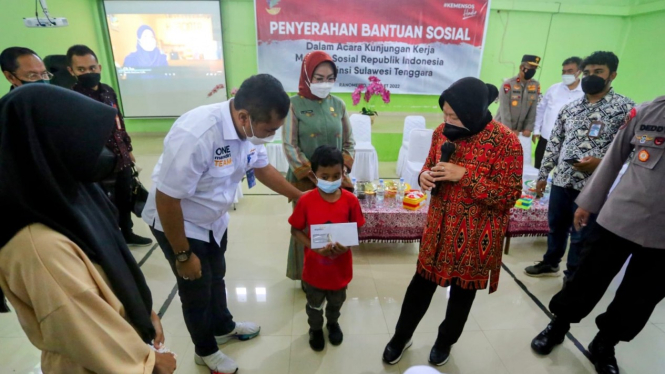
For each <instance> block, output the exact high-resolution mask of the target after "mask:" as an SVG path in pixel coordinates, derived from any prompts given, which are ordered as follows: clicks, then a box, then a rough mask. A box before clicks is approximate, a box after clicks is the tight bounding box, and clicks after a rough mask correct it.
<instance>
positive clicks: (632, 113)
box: [619, 108, 637, 130]
mask: <svg viewBox="0 0 665 374" xmlns="http://www.w3.org/2000/svg"><path fill="white" fill-rule="evenodd" d="M636 115H637V109H635V108H633V109H631V110H630V112H629V113H628V114H626V118H625V119H624V120H623V125H621V127H619V130H623V129H625V128H626V127H628V124H629V123H630V121H631V120H632V119H633V118H635V116H636Z"/></svg>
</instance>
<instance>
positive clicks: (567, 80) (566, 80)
mask: <svg viewBox="0 0 665 374" xmlns="http://www.w3.org/2000/svg"><path fill="white" fill-rule="evenodd" d="M576 80H577V77H576V76H574V75H573V74H564V75H562V76H561V81H562V82H563V84H565V85H566V86H570V85H571V84H573V83H575V81H576Z"/></svg>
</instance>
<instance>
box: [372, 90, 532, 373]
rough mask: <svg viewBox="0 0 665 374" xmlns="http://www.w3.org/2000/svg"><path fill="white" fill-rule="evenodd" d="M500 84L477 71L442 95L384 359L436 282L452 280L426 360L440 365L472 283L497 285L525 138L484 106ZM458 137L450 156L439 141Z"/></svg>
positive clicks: (395, 349) (396, 355)
mask: <svg viewBox="0 0 665 374" xmlns="http://www.w3.org/2000/svg"><path fill="white" fill-rule="evenodd" d="M497 95H498V91H497V88H496V87H494V86H493V85H490V84H485V83H483V82H482V81H481V80H479V79H476V78H463V79H461V80H459V81H457V82H455V83H454V84H453V85H452V86H450V87H449V88H448V89H447V90H446V91H444V92H443V94H441V97H440V98H439V106H440V107H441V109H442V110H443V113H444V118H445V123H444V124H442V125H441V126H439V127H438V128H437V129H436V131H434V135H433V137H432V146H431V148H430V151H429V156H428V157H427V161H426V162H425V165H424V167H423V170H422V172H421V174H420V179H419V181H420V186H421V187H422V188H423V189H424V190H430V189H431V188H432V187H434V186H435V184H436V185H437V188H436V192H433V193H432V200H431V204H430V209H429V214H428V216H427V226H426V227H425V232H424V234H423V239H422V244H421V247H420V254H419V256H418V265H417V268H416V274H415V275H414V277H413V279H412V281H411V284H410V285H409V287H408V289H407V291H406V296H405V297H404V302H403V304H402V311H401V313H400V317H399V320H398V322H397V328H396V330H395V335H394V336H393V338H392V339H391V341H390V342H389V343H388V345H387V346H386V349H385V351H384V353H383V359H384V361H386V362H387V363H389V364H395V363H397V362H398V361H399V360H400V358H401V357H402V353H403V352H404V350H405V349H407V348H408V347H409V346H410V345H411V336H412V335H413V332H414V331H415V330H416V327H417V326H418V323H419V322H420V320H421V319H422V317H423V316H424V315H425V312H427V308H428V307H429V304H430V301H431V300H432V296H433V295H434V291H436V289H437V286H441V287H448V286H450V288H451V289H450V298H449V300H448V307H447V310H446V317H445V320H444V321H443V323H441V325H440V326H439V334H438V337H437V339H436V342H435V343H434V346H433V347H432V350H431V352H430V357H429V362H430V363H432V364H435V365H439V366H440V365H443V364H445V363H446V362H447V361H448V358H449V356H450V349H451V346H452V345H453V344H455V343H456V342H457V340H458V339H459V337H460V335H461V334H462V330H463V328H464V324H465V323H466V320H467V318H468V316H469V312H470V311H471V305H472V304H473V300H474V298H475V296H476V291H477V290H480V289H485V288H487V287H488V286H489V292H490V293H492V292H494V291H496V289H497V286H498V282H499V270H500V268H501V254H502V251H501V249H502V248H501V243H502V242H503V238H504V235H505V233H506V229H507V227H508V220H509V218H510V209H511V208H512V207H513V206H514V205H515V202H516V201H517V199H518V198H519V197H520V194H521V190H522V146H521V145H520V142H519V140H518V138H517V136H516V135H515V134H513V133H512V132H511V131H510V130H509V129H508V128H507V127H506V126H504V125H502V124H501V123H499V122H496V121H494V120H492V115H491V113H490V112H489V111H488V110H487V108H488V106H489V104H490V103H492V102H493V101H494V99H496V97H497ZM445 142H451V143H453V144H454V145H455V151H454V152H453V154H452V156H451V157H450V162H439V160H440V159H441V146H442V145H443V144H444V143H445Z"/></svg>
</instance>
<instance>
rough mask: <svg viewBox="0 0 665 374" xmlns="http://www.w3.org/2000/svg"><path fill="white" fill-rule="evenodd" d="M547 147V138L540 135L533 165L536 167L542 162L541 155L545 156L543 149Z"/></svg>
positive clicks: (538, 167)
mask: <svg viewBox="0 0 665 374" xmlns="http://www.w3.org/2000/svg"><path fill="white" fill-rule="evenodd" d="M546 149H547V139H545V138H543V137H542V136H541V137H540V139H538V144H537V145H536V160H535V163H534V166H535V167H536V169H540V165H541V164H542V162H543V157H545V150H546Z"/></svg>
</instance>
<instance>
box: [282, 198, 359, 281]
mask: <svg viewBox="0 0 665 374" xmlns="http://www.w3.org/2000/svg"><path fill="white" fill-rule="evenodd" d="M341 191H342V196H341V197H340V198H339V200H337V201H335V202H334V203H329V202H327V201H325V200H324V199H323V197H321V194H320V193H319V191H318V189H316V190H314V191H310V192H308V193H307V194H305V195H303V196H302V197H301V198H300V200H298V204H296V208H295V209H294V210H293V214H292V215H291V217H290V218H289V223H290V224H291V226H293V227H294V228H296V229H297V230H302V231H305V232H307V234H308V235H309V227H310V226H311V225H323V224H326V223H350V222H356V223H357V224H358V227H361V226H362V225H364V224H365V218H364V217H363V213H362V211H361V209H360V202H358V198H357V197H356V196H355V195H354V194H352V193H351V192H349V191H346V190H341ZM351 278H353V259H352V255H351V251H348V252H346V253H344V254H342V255H340V256H337V257H335V258H332V257H325V256H321V255H320V254H318V253H316V252H314V251H312V250H311V249H309V248H305V263H304V267H303V272H302V279H303V280H304V281H305V282H307V283H309V284H311V285H312V286H314V287H316V288H319V289H322V290H340V289H342V288H344V287H346V285H348V284H349V282H351Z"/></svg>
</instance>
